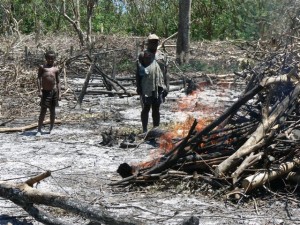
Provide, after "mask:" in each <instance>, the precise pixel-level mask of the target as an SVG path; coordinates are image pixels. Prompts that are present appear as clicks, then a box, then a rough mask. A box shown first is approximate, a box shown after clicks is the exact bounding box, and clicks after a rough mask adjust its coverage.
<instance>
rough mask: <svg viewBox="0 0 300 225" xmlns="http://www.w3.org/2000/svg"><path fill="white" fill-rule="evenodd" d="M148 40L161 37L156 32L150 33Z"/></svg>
mask: <svg viewBox="0 0 300 225" xmlns="http://www.w3.org/2000/svg"><path fill="white" fill-rule="evenodd" d="M148 40H159V37H158V36H157V35H156V34H150V35H149V36H148Z"/></svg>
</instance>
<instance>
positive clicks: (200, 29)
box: [0, 0, 300, 40]
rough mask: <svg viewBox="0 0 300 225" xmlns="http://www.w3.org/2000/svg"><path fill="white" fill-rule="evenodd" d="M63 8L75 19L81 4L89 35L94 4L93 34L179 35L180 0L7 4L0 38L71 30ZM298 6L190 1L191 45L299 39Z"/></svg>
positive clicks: (9, 0)
mask: <svg viewBox="0 0 300 225" xmlns="http://www.w3.org/2000/svg"><path fill="white" fill-rule="evenodd" d="M62 2H65V4H66V13H69V14H70V15H74V13H75V12H74V6H75V5H76V4H78V6H79V12H80V14H81V16H80V21H79V22H80V23H81V27H82V30H86V29H88V21H87V20H88V19H87V14H88V12H87V10H86V9H87V5H88V4H91V3H92V2H93V4H95V8H94V10H93V16H92V21H91V22H92V32H94V33H97V32H99V33H100V32H101V33H104V34H126V35H140V36H145V35H147V34H149V33H150V32H155V33H157V34H158V35H159V36H162V37H168V36H170V35H171V34H173V33H175V32H176V31H177V29H178V9H179V6H178V4H179V3H178V1H176V0H66V1H60V0H51V1H49V0H46V1H44V0H35V1H33V0H3V1H1V3H0V16H1V18H2V23H1V24H0V34H1V35H10V34H12V33H13V32H16V30H18V31H19V32H20V33H26V34H28V33H33V32H37V31H38V30H39V31H41V32H42V33H47V32H61V31H68V30H70V23H68V21H66V20H65V19H64V17H63V16H62V15H61V14H60V13H59V10H60V9H61V8H62ZM299 6H300V1H298V0H296V1H292V0H272V1H266V0H198V1H192V13H191V21H192V22H191V39H192V40H216V39H217V40H224V39H245V40H251V39H258V38H263V37H266V36H269V37H270V36H274V35H275V36H276V35H282V34H285V35H295V32H297V31H296V29H295V28H297V26H298V18H297V16H298V15H299V13H298V11H299V9H300V7H299ZM291 30H292V31H291ZM291 32H292V33H291Z"/></svg>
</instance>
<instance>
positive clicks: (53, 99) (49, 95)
mask: <svg viewBox="0 0 300 225" xmlns="http://www.w3.org/2000/svg"><path fill="white" fill-rule="evenodd" d="M40 106H41V107H46V108H53V107H55V106H58V93H57V91H56V90H51V91H45V90H43V91H42V99H41V103H40Z"/></svg>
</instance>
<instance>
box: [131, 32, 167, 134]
mask: <svg viewBox="0 0 300 225" xmlns="http://www.w3.org/2000/svg"><path fill="white" fill-rule="evenodd" d="M158 43H159V37H158V36H157V35H156V34H150V35H149V36H148V38H147V49H146V50H145V51H143V52H141V53H140V54H139V57H138V63H137V71H136V84H137V93H138V94H139V95H140V96H141V103H142V112H141V120H142V126H143V132H144V133H145V132H147V126H148V118H149V112H150V108H152V119H153V127H158V126H159V123H160V112H159V108H160V104H161V103H163V102H164V100H165V97H166V96H167V94H168V91H169V77H168V75H167V59H166V56H165V55H164V54H163V53H162V52H160V51H158V50H157V47H158Z"/></svg>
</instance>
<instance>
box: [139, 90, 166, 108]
mask: <svg viewBox="0 0 300 225" xmlns="http://www.w3.org/2000/svg"><path fill="white" fill-rule="evenodd" d="M153 96H154V92H153V94H152V96H150V97H145V96H144V95H143V96H142V103H143V104H144V105H152V104H161V103H163V102H165V96H164V93H163V89H162V88H159V89H158V96H157V98H155V97H153Z"/></svg>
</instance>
